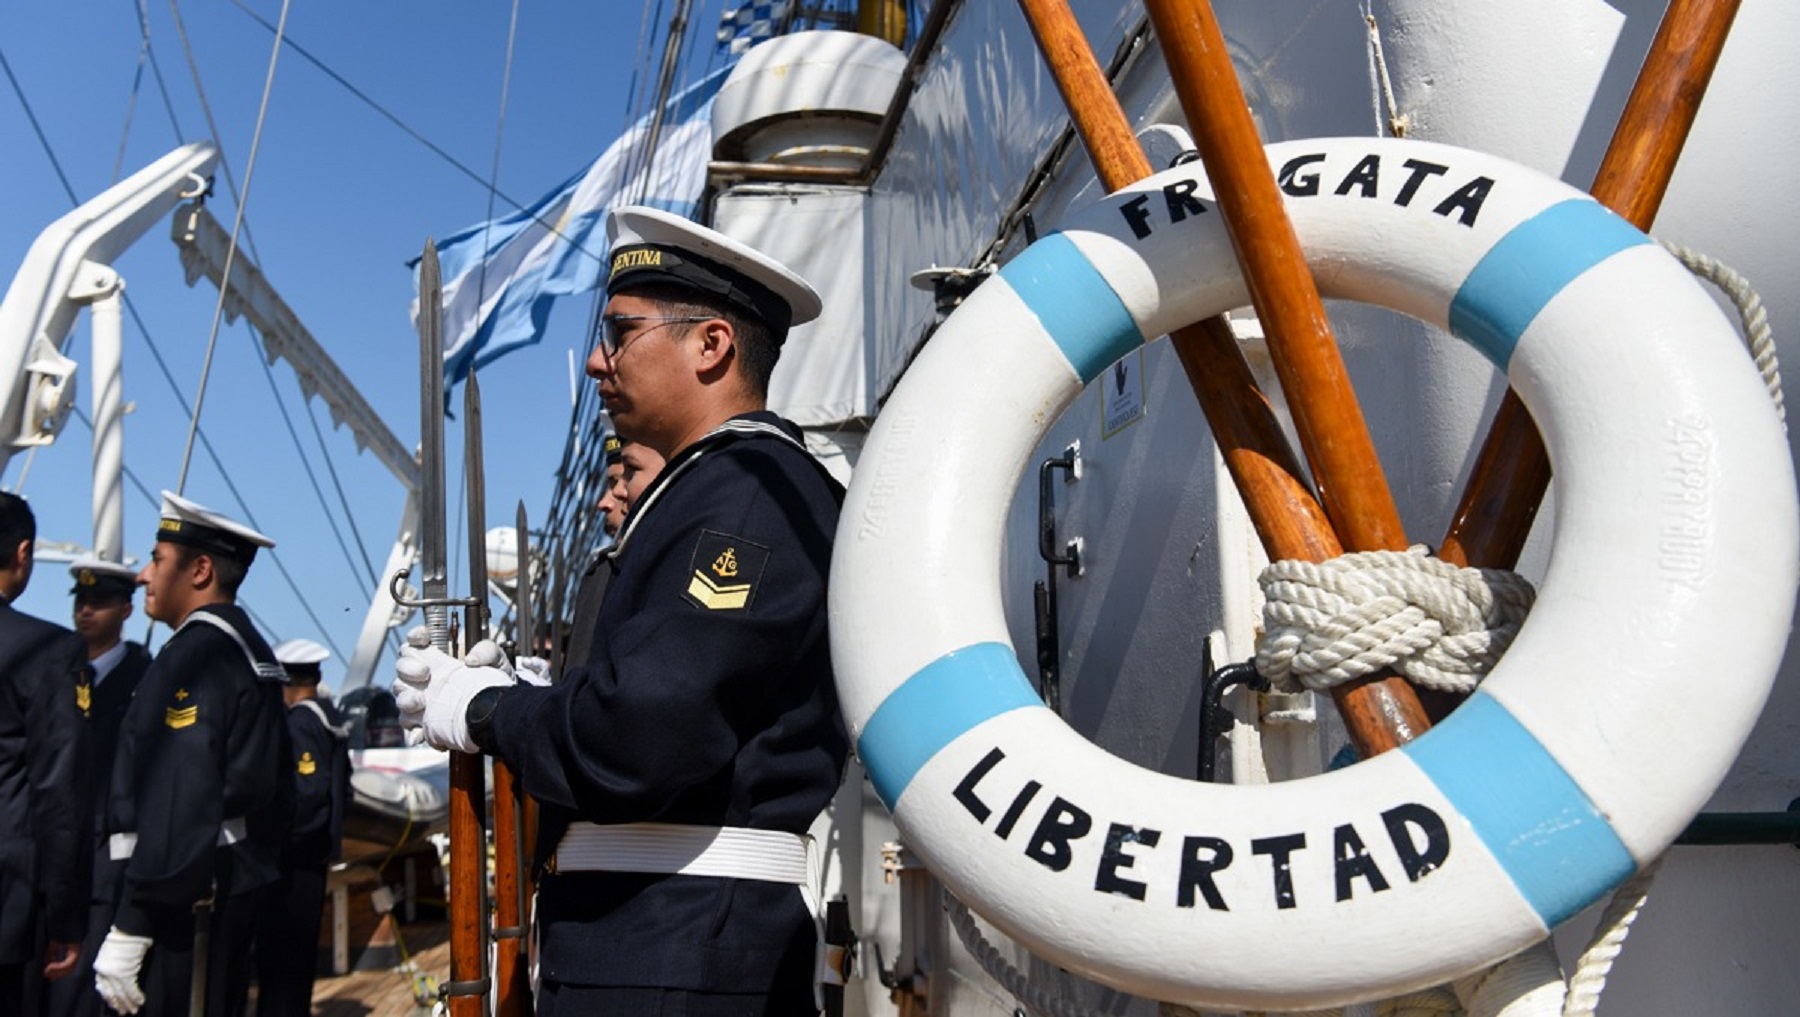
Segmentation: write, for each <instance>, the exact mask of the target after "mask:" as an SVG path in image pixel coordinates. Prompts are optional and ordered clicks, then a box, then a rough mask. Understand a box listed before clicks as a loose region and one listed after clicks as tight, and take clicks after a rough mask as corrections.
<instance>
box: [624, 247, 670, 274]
mask: <svg viewBox="0 0 1800 1017" xmlns="http://www.w3.org/2000/svg"><path fill="white" fill-rule="evenodd" d="M662 260H663V252H661V251H659V250H657V249H655V248H653V247H634V248H631V249H630V250H625V251H620V252H619V253H617V254H615V255H613V260H612V274H614V275H617V274H618V273H619V272H621V271H623V270H625V269H628V268H660V267H662Z"/></svg>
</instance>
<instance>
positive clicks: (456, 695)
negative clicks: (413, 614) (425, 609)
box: [394, 638, 513, 752]
mask: <svg viewBox="0 0 1800 1017" xmlns="http://www.w3.org/2000/svg"><path fill="white" fill-rule="evenodd" d="M407 643H408V645H407V646H406V647H405V648H404V649H402V650H401V651H400V659H399V660H396V661H395V662H394V675H395V677H396V679H397V680H396V681H395V682H394V702H395V704H396V705H397V706H399V707H400V724H401V726H403V727H407V728H412V729H417V730H420V731H423V732H424V733H425V740H426V741H427V742H429V743H430V744H431V745H433V746H435V747H436V748H440V749H455V750H456V751H458V752H480V751H481V749H480V748H479V747H478V746H476V744H475V741H474V739H472V738H470V737H469V720H468V713H469V700H471V699H473V698H475V693H477V692H480V691H481V690H482V689H486V688H492V687H493V686H496V685H502V686H504V685H511V684H512V683H513V680H512V677H511V676H510V675H508V674H507V673H506V672H504V671H502V670H500V669H499V668H496V667H469V666H468V665H466V664H464V663H463V662H462V661H459V660H457V659H456V658H455V657H452V656H450V655H449V654H448V653H445V652H444V651H442V650H440V649H437V648H436V647H433V646H426V647H422V648H421V647H418V646H413V645H411V643H412V640H411V639H410V638H409V639H408V640H407Z"/></svg>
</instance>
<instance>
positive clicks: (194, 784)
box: [111, 604, 293, 935]
mask: <svg viewBox="0 0 1800 1017" xmlns="http://www.w3.org/2000/svg"><path fill="white" fill-rule="evenodd" d="M202 612H205V613H210V614H212V615H214V616H216V617H218V618H220V619H222V620H224V621H225V622H226V623H227V624H229V625H230V626H231V627H232V628H233V629H235V630H236V631H237V633H238V634H239V635H240V636H241V637H242V638H243V640H244V642H245V644H246V645H247V646H248V647H249V649H250V653H251V654H252V655H253V656H254V657H255V659H256V662H257V664H258V665H259V667H260V670H261V672H262V673H261V674H259V673H258V670H257V669H253V668H252V666H251V663H250V659H249V658H248V657H246V655H245V652H244V650H243V649H242V648H240V646H239V645H238V643H237V642H236V641H235V640H233V639H232V638H231V637H230V636H229V635H228V634H226V633H225V632H223V631H220V630H219V629H218V628H217V627H215V626H213V625H211V624H208V623H206V622H204V621H202V620H200V619H198V618H195V617H192V616H190V617H189V618H188V619H187V620H186V621H185V622H184V623H183V624H182V626H181V628H179V629H178V630H176V632H175V634H174V635H172V636H170V637H169V641H168V642H167V643H166V644H164V645H163V647H162V649H161V650H159V651H158V652H157V654H156V659H155V660H153V661H152V662H151V664H150V669H149V671H148V672H146V673H145V675H144V678H143V681H142V682H141V683H140V684H139V685H138V690H137V695H136V696H134V697H133V698H132V701H131V708H130V710H128V711H127V712H126V715H125V722H124V725H123V726H122V728H121V729H120V732H119V747H118V755H117V756H116V757H115V758H114V760H113V777H112V813H111V824H112V826H113V827H114V832H118V831H130V832H134V833H136V834H137V847H136V849H135V850H134V852H133V853H132V855H131V860H130V862H129V863H128V864H127V865H126V868H125V886H124V890H123V893H122V894H121V898H120V901H119V913H118V916H117V917H116V918H115V919H114V920H113V924H114V925H116V926H118V927H119V929H121V930H122V931H124V932H130V933H134V934H137V935H153V934H154V932H155V931H156V930H155V928H154V925H155V922H154V920H153V916H152V915H151V914H150V912H153V911H155V910H156V909H158V908H170V907H179V908H181V909H184V910H185V909H187V908H190V907H192V905H193V904H194V903H195V902H196V901H199V900H201V899H203V898H205V897H206V896H207V895H208V894H209V893H211V892H214V891H215V890H216V892H217V893H218V894H219V895H220V896H229V895H235V894H240V893H246V892H248V891H251V890H254V889H256V888H258V887H260V886H263V885H264V884H266V883H269V882H272V881H273V880H274V879H275V878H276V875H277V869H276V865H277V862H278V858H279V854H280V848H281V842H282V839H283V837H284V829H285V826H286V824H287V823H288V821H289V819H290V818H291V816H292V810H293V790H292V782H291V781H290V780H289V779H288V773H289V767H290V766H291V765H292V762H291V758H292V757H291V756H290V754H289V747H288V734H287V722H286V721H285V720H284V719H283V713H284V704H283V703H282V699H281V683H282V680H283V679H282V677H281V676H282V670H281V666H280V665H279V664H277V663H275V655H274V653H273V652H271V651H270V650H269V645H268V643H266V642H265V641H264V640H263V638H262V636H261V635H260V634H258V633H257V631H256V627H255V626H254V625H252V624H251V622H250V618H249V616H248V615H246V614H245V613H244V611H243V609H242V608H239V607H237V606H236V605H235V604H217V605H212V606H209V607H203V608H200V609H198V610H196V611H195V612H194V614H196V615H198V614H201V613H202ZM228 819H243V820H244V821H245V826H246V828H247V834H248V835H247V837H246V838H245V839H243V840H241V841H238V842H237V843H235V844H231V845H229V846H221V845H220V844H219V832H220V828H221V826H222V825H223V824H224V823H225V821H226V820H228Z"/></svg>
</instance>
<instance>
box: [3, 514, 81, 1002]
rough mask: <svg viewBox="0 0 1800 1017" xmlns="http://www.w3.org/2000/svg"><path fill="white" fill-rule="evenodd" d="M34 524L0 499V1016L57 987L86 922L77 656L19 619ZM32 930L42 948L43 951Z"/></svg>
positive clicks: (73, 648)
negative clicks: (43, 988) (17, 604)
mask: <svg viewBox="0 0 1800 1017" xmlns="http://www.w3.org/2000/svg"><path fill="white" fill-rule="evenodd" d="M36 542H37V519H36V517H34V516H33V515H32V512H31V506H29V505H27V504H25V499H23V498H20V497H19V496H18V495H15V494H10V493H4V492H0V1013H8V1014H22V1013H27V1012H29V1011H28V1010H27V1006H28V1003H27V1001H26V993H27V991H28V990H35V989H36V988H37V987H38V985H39V982H38V978H39V976H40V975H41V977H43V978H47V979H51V980H55V979H60V978H64V977H67V976H68V974H69V973H70V972H71V971H73V970H74V968H75V964H76V962H77V960H78V959H79V956H80V951H81V938H82V930H83V927H84V923H85V919H86V917H87V896H88V895H87V885H86V884H85V883H84V882H83V881H82V876H83V874H85V872H86V870H87V867H86V865H85V864H83V862H82V855H83V847H84V846H85V844H86V841H85V839H84V837H85V835H86V832H87V830H88V774H89V771H88V770H87V768H86V766H85V762H86V760H87V751H88V749H87V737H88V733H87V724H86V723H85V722H84V721H83V720H82V716H81V707H80V706H79V705H78V704H77V701H76V696H77V695H78V686H79V685H80V684H81V683H82V681H83V680H84V673H83V665H84V663H85V662H86V661H87V654H86V653H85V652H83V650H82V646H81V640H80V639H78V638H76V636H75V634H74V633H73V632H70V631H69V630H68V629H65V628H63V627H62V626H60V625H57V624H54V623H52V622H47V621H44V620H43V619H41V618H33V617H32V616H30V615H28V614H21V613H20V612H18V611H17V610H15V609H14V608H13V606H12V605H13V601H15V600H17V599H18V598H19V595H20V594H21V593H24V592H25V587H26V585H27V584H29V583H30V582H31V571H32V566H33V563H34V562H35V560H36V558H35V556H34V552H33V548H34V546H35V544H36ZM40 925H41V926H42V927H43V929H44V931H45V932H46V933H47V935H48V937H49V946H48V948H47V949H46V948H44V947H43V946H42V945H40V944H41V942H42V941H41V940H40V939H39V938H38V937H39V929H40Z"/></svg>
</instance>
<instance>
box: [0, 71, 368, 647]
mask: <svg viewBox="0 0 1800 1017" xmlns="http://www.w3.org/2000/svg"><path fill="white" fill-rule="evenodd" d="M0 70H3V71H4V72H5V73H6V78H7V80H8V81H9V82H11V83H12V87H13V94H14V95H15V96H17V97H18V100H19V106H20V107H21V108H22V109H23V110H24V111H25V118H26V119H27V120H28V121H29V122H30V123H31V125H32V129H33V131H34V132H35V133H36V134H37V139H38V144H39V146H40V147H42V149H43V151H44V156H45V158H47V159H48V160H49V161H50V169H51V171H52V172H54V173H55V174H56V179H57V180H58V181H59V182H60V183H61V184H62V188H63V194H64V195H65V196H67V198H68V199H69V204H70V205H71V206H79V205H80V204H81V199H80V197H79V196H77V194H76V192H75V187H74V185H73V184H71V183H69V177H68V174H67V173H65V172H63V167H62V160H61V159H58V158H57V157H56V149H55V148H54V147H52V146H51V144H50V139H49V138H48V137H47V136H45V134H44V131H43V128H42V126H41V125H40V124H39V123H38V119H37V112H36V111H35V110H34V109H33V108H32V105H31V102H30V101H29V100H28V99H27V98H26V96H25V91H24V89H23V88H21V87H20V85H19V79H18V78H17V77H16V76H15V75H14V74H13V71H12V65H11V64H10V63H8V62H7V60H6V54H5V53H4V51H0ZM164 98H165V100H166V99H167V93H166V92H165V93H164ZM172 112H173V111H171V114H172ZM122 296H123V298H124V304H125V310H126V312H127V313H129V314H130V315H131V320H132V322H133V323H134V324H136V325H137V327H138V332H139V333H140V334H141V335H142V336H143V337H144V345H145V347H146V348H148V349H149V351H150V357H151V359H152V360H154V361H155V362H156V366H157V368H158V369H159V370H161V372H162V376H163V380H164V381H165V382H167V383H168V385H169V389H170V391H171V392H173V393H174V395H175V401H176V403H177V404H178V405H179V406H180V407H181V409H182V412H184V413H192V412H193V411H192V409H191V408H190V407H189V404H188V401H187V397H186V396H185V395H183V394H182V392H181V385H180V383H179V382H177V381H176V380H175V375H174V373H173V372H171V371H170V370H169V365H168V362H167V361H166V360H164V359H163V355H162V351H161V350H160V349H158V348H157V346H156V341H155V340H154V339H153V338H152V337H151V334H150V329H149V328H147V327H146V326H145V324H144V319H143V316H142V315H140V314H139V313H138V309H137V303H136V301H134V300H133V299H132V298H131V294H129V293H125V294H122ZM72 408H74V409H75V410H76V413H77V414H78V416H79V418H80V419H81V421H82V422H83V423H84V424H86V425H87V427H88V429H89V430H90V431H91V430H92V429H93V423H92V421H89V420H88V419H87V417H86V415H85V414H81V412H80V410H79V408H77V407H72ZM194 417H195V419H196V420H197V419H198V417H199V415H198V414H197V413H195V414H194ZM195 433H196V435H197V436H198V437H199V440H200V445H201V448H202V449H204V450H205V452H206V454H207V457H208V458H209V459H210V460H211V461H212V464H213V467H214V468H215V469H217V470H218V471H219V476H220V477H221V479H223V480H224V482H225V487H226V489H227V490H228V491H230V492H231V496H232V498H233V500H234V501H235V502H236V503H237V506H238V510H239V511H241V512H243V514H244V516H245V518H247V519H249V520H250V525H251V526H260V524H258V523H257V522H256V519H255V516H254V515H253V514H252V513H251V511H250V506H249V505H248V504H247V503H246V502H245V501H244V496H243V493H242V492H241V491H239V490H238V489H237V485H236V484H235V483H233V482H232V480H231V474H230V473H229V472H227V471H226V469H225V465H224V463H223V462H222V461H221V460H220V458H219V453H218V451H217V450H216V449H214V448H213V444H212V440H211V439H210V438H208V437H207V436H206V434H205V432H202V431H196V432H195ZM121 469H124V467H123V465H121ZM125 472H126V474H127V475H128V476H131V477H132V482H133V483H134V484H137V486H138V489H139V490H140V491H142V492H143V493H144V496H145V497H146V498H149V497H150V492H149V491H148V489H146V488H144V486H143V485H142V484H141V483H139V482H138V481H137V478H136V477H135V476H134V475H131V473H130V471H129V470H128V469H127V470H125ZM151 500H152V502H153V503H156V504H157V505H158V508H159V510H160V508H161V505H160V502H158V501H157V500H156V499H151ZM269 559H270V560H271V561H273V562H274V563H275V568H276V571H278V572H280V573H281V577H282V578H283V579H284V580H285V581H286V582H287V585H288V589H289V590H290V591H292V592H293V594H294V598H295V599H296V600H297V601H299V603H300V607H301V609H302V610H303V611H305V612H306V616H307V617H308V618H310V619H312V621H313V624H314V625H315V626H317V627H318V630H319V633H320V635H321V636H322V637H323V638H324V639H325V641H326V642H327V643H332V640H331V637H330V635H329V634H327V632H326V630H325V626H324V624H323V623H322V622H320V621H319V616H318V615H317V614H316V613H314V611H313V608H312V603H311V602H310V601H309V600H308V599H307V597H306V595H305V594H304V593H302V592H301V591H300V586H299V584H298V583H296V582H295V581H294V577H293V575H292V574H291V573H290V572H288V570H287V566H286V565H285V564H283V563H282V561H281V558H280V557H279V556H278V555H276V554H275V551H274V549H273V548H270V549H269ZM247 610H248V608H246V611H247ZM258 624H259V625H261V624H262V623H261V622H260V621H259V622H258ZM263 628H264V630H265V631H270V632H272V631H274V630H273V629H270V628H269V627H268V626H266V625H264V626H263ZM145 639H146V641H147V640H148V639H149V633H148V631H146V633H145ZM331 648H332V650H333V651H335V652H338V653H340V655H341V653H342V651H339V650H338V648H337V646H336V645H335V644H333V645H332V647H331ZM346 659H348V658H346Z"/></svg>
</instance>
